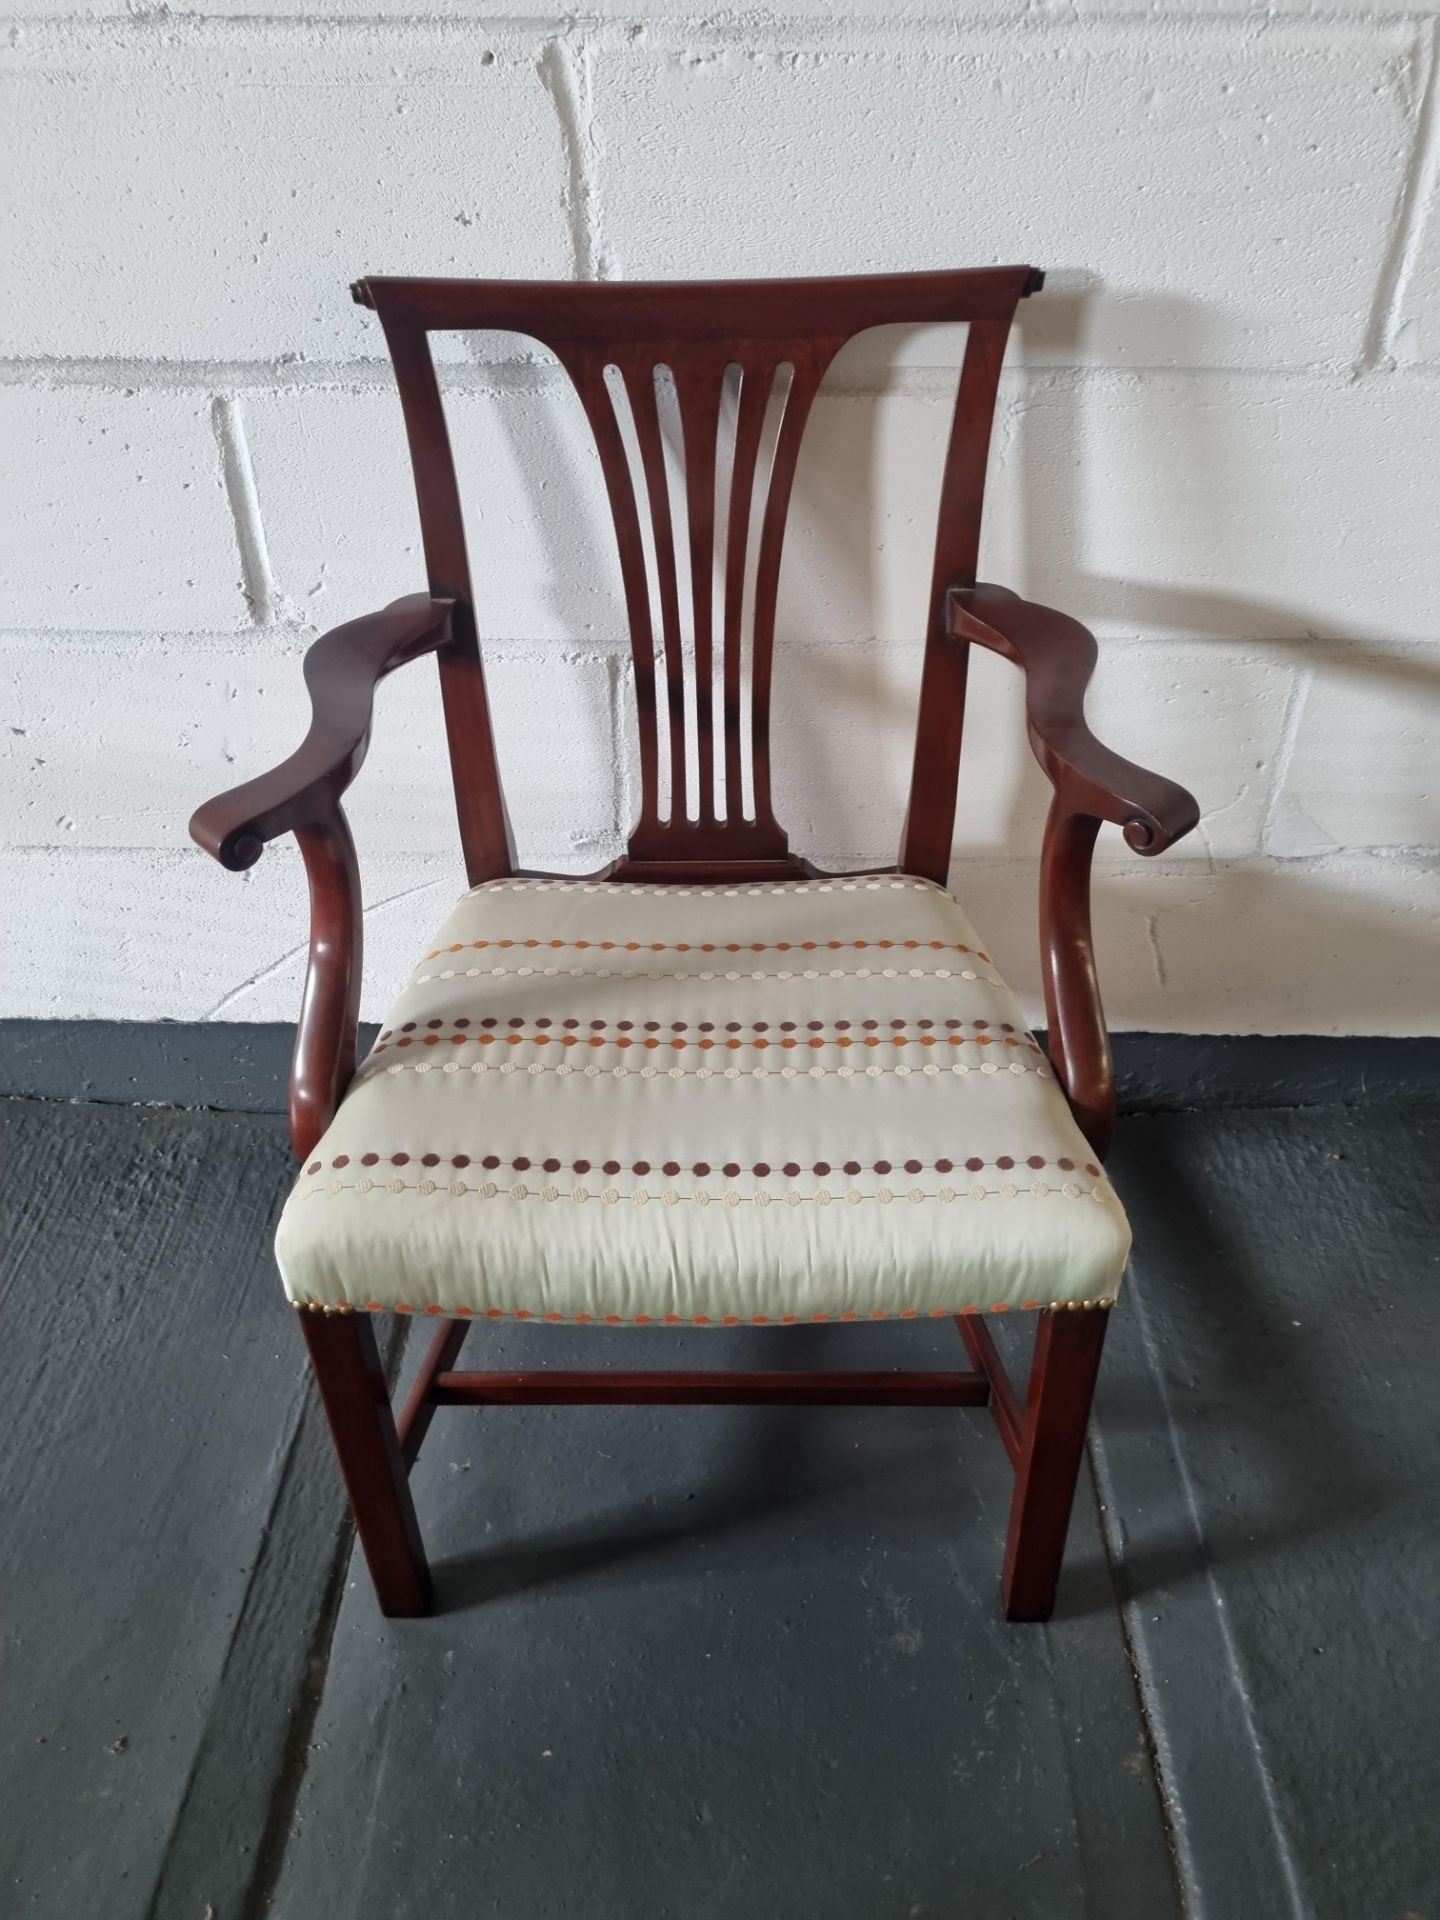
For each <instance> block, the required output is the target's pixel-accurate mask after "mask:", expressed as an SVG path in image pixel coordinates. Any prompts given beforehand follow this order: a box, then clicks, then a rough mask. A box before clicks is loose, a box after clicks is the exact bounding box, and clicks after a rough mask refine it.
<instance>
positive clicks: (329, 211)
mask: <svg viewBox="0 0 1440 1920" xmlns="http://www.w3.org/2000/svg"><path fill="white" fill-rule="evenodd" d="M539 52H540V45H539V43H538V42H537V41H536V40H534V38H533V37H531V36H528V35H520V36H516V35H515V34H510V33H505V32H500V33H492V32H491V31H489V30H488V29H487V28H481V27H477V28H476V29H475V30H474V31H473V32H470V33H467V34H466V35H464V36H463V37H462V36H458V35H450V34H439V35H436V34H430V35H424V36H417V35H416V34H414V33H413V32H407V31H405V30H403V29H396V30H389V29H384V28H379V27H372V28H368V29H367V30H366V31H364V32H359V33H345V34H339V35H337V34H334V33H330V32H326V31H325V30H324V29H316V30H314V31H311V30H309V29H307V28H299V27H297V28H296V29H294V30H286V31H284V32H277V33H271V34H263V33H255V34H253V35H246V36H245V37H243V38H237V37H236V36H235V35H234V34H232V33H230V32H228V31H225V30H224V29H223V28H217V27H213V26H209V25H207V24H204V23H196V22H193V21H192V22H189V23H186V24H184V25H174V26H167V29H166V33H165V37H164V41H163V43H162V42H160V41H157V40H156V38H155V37H154V36H153V35H150V34H129V35H124V36H121V37H119V38H117V37H116V36H115V35H114V34H112V33H110V32H108V31H105V30H103V29H96V30H92V31H89V32H84V31H82V32H78V33H68V32H64V31H62V30H60V29H56V30H54V31H52V32H47V30H45V29H43V28H40V29H36V30H35V32H34V33H33V34H31V35H27V36H25V38H24V39H23V40H22V42H21V45H20V47H19V49H18V50H17V51H16V52H14V53H12V55H11V56H10V67H11V71H10V73H9V76H8V78H7V81H6V88H7V92H8V99H7V101H6V104H5V107H4V118H5V121H6V123H7V124H8V127H9V129H10V142H11V157H10V159H9V160H8V162H7V168H6V172H7V179H8V181H9V191H8V192H7V194H6V196H5V215H4V222H5V224H4V226H3V228H0V246H3V251H4V254H5V257H6V259H7V260H8V261H9V262H10V273H11V283H10V289H9V295H10V297H9V299H8V301H7V303H6V315H7V320H6V324H5V331H4V334H3V336H0V339H3V351H5V352H8V353H12V354H22V355H38V354H45V355H54V354H62V355H71V356H79V357H84V358H97V357H100V356H106V355H119V356H124V357H132V358H174V359H182V360H191V361H194V360H205V359H273V358H275V357H277V356H280V355H291V356H299V357H301V358H303V359H311V360H341V361H344V360H349V359H352V358H356V357H361V356H376V355H379V356H382V357H383V354H384V347H383V341H382V338H381V335H380V330H379V327H378V326H377V325H376V323H375V320H374V316H373V315H370V314H367V313H364V312H362V311H361V310H360V309H359V308H357V307H355V306H354V305H353V304H352V302H351V300H350V296H349V292H348V288H349V285H350V282H351V281H352V280H355V279H358V278H360V277H361V276H362V275H364V274H366V273H392V274H404V273H427V274H455V275H482V276H483V275H486V274H512V275H516V276H521V277H524V276H526V275H530V276H534V277H544V276H546V275H556V276H559V277H562V278H568V277H569V275H570V273H571V272H572V259H573V256H572V250H571V243H570V232H569V223H568V216H567V212H566V206H565V196H566V182H567V173H566V162H565V156H564V150H563V146H562V141H561V132H560V124H559V121H558V120H557V117H556V113H555V108H554V104H553V101H552V98H551V95H550V92H549V90H548V89H547V86H546V81H545V76H544V73H543V71H542V67H541V64H540V63H539V60H538V55H539Z"/></svg>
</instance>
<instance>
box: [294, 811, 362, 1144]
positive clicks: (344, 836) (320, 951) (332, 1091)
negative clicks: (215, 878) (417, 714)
mask: <svg viewBox="0 0 1440 1920" xmlns="http://www.w3.org/2000/svg"><path fill="white" fill-rule="evenodd" d="M295 838H296V840H297V842H298V843H299V847H300V852H301V854H302V855H303V857H304V860H305V878H306V880H307V881H308V882H309V885H310V958H309V961H308V963H307V964H306V968H305V994H304V998H303V999H302V1000H301V1002H300V1022H299V1025H298V1026H297V1027H296V1029H295V1052H294V1055H293V1057H292V1059H291V1062H290V1138H291V1139H292V1140H293V1141H294V1143H295V1151H296V1153H297V1154H299V1156H300V1158H301V1160H304V1159H305V1157H306V1156H307V1155H308V1154H309V1153H311V1152H312V1151H313V1150H314V1147H315V1143H316V1141H317V1140H318V1139H319V1138H320V1136H321V1134H322V1133H324V1131H325V1129H326V1128H327V1127H328V1126H329V1124H330V1122H331V1121H332V1120H333V1119H334V1117H335V1109H336V1108H337V1107H338V1106H339V1104H340V1098H341V1095H342V1094H343V1093H344V1091H345V1089H346V1087H348V1086H349V1084H350V1081H351V1079H352V1078H353V1077H354V1073H355V1036H356V1030H357V1027H358V1025H359V1020H360V974H361V967H362V963H363V960H364V951H365V948H364V920H363V916H362V911H361V899H360V865H359V862H358V861H357V859H356V857H355V842H354V841H353V840H352V839H351V837H350V824H349V822H348V821H347V820H346V818H345V815H344V814H343V813H342V812H341V810H340V808H339V806H338V805H337V806H336V808H335V810H334V814H333V816H332V818H331V819H329V820H327V821H325V822H324V823H323V824H322V825H319V826H312V827H297V828H296V830H295Z"/></svg>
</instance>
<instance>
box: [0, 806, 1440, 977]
mask: <svg viewBox="0 0 1440 1920" xmlns="http://www.w3.org/2000/svg"><path fill="white" fill-rule="evenodd" d="M624 831H625V830H624V829H623V828H617V827H610V828H606V829H603V830H601V831H598V832H596V833H595V834H593V835H590V836H588V838H589V840H590V842H591V843H592V844H596V845H601V844H604V845H608V844H609V842H610V841H611V840H612V839H615V838H617V837H618V838H620V839H623V837H624ZM177 832H178V829H177ZM1034 840H1035V851H1034V853H1033V854H1022V853H1016V854H1012V855H1010V856H1009V857H1008V858H998V859H997V858H989V859H981V858H971V857H969V856H962V857H961V858H960V859H958V860H956V861H955V862H953V863H952V866H951V872H952V874H953V875H955V876H956V880H955V886H956V888H957V889H958V890H959V891H960V892H964V891H965V885H964V883H965V881H966V880H969V879H975V878H979V879H982V880H983V879H998V878H1002V877H1004V876H1006V875H1013V874H1024V875H1026V876H1027V877H1031V876H1033V875H1034V873H1035V872H1036V870H1037V868H1038V865H1039V841H1040V836H1039V833H1038V831H1037V833H1036V834H1035V835H1034ZM1101 844H1102V846H1103V844H1104V842H1103V841H1102V843H1101ZM276 845H277V846H281V847H283V846H284V841H283V840H281V841H278V842H277V843H276ZM4 851H5V852H6V854H8V855H9V856H11V857H12V858H13V857H17V856H18V857H24V858H35V859H42V860H54V859H55V858H56V856H57V855H69V856H70V857H72V858H80V857H87V858H88V857H90V856H93V855H95V854H109V855H113V856H114V857H115V858H116V859H117V860H129V861H133V860H134V859H135V857H136V856H137V855H142V856H144V857H145V858H147V859H149V860H151V861H152V862H153V861H155V860H163V861H167V862H169V863H170V864H172V865H177V866H178V865H179V863H180V862H182V861H183V862H185V863H187V864H188V863H190V862H193V861H195V860H197V859H199V858H200V857H201V856H200V852H199V849H198V848H193V847H186V846H183V845H178V844H174V843H171V842H160V841H157V842H153V843H146V842H101V841H97V842H94V843H91V842H87V841H80V842H75V841H68V842H60V841H55V842H47V841H35V842H33V843H29V844H22V843H17V842H14V841H12V842H10V844H9V845H8V846H7V847H6V848H5V849H4ZM893 853H894V848H893V845H892V847H891V849H890V856H891V857H893ZM567 855H571V856H572V857H573V849H572V848H556V849H554V850H553V851H547V850H546V849H544V848H541V849H539V850H538V851H537V852H536V853H535V856H534V860H535V864H537V865H538V864H544V862H545V861H547V860H549V859H551V858H553V859H556V860H563V859H564V858H566V856H567ZM830 857H833V858H834V859H835V860H836V861H837V862H842V863H843V867H848V866H850V865H851V864H852V863H854V864H860V863H862V862H863V861H864V859H865V857H866V856H865V855H864V854H863V853H861V854H854V855H852V854H848V853H841V854H836V855H833V856H830ZM367 858H368V860H369V862H370V863H371V864H373V865H378V864H379V862H381V861H383V860H410V861H414V860H435V861H443V862H444V863H445V864H446V868H447V871H448V870H449V869H452V868H453V869H454V871H455V873H456V874H457V876H458V874H459V866H458V854H457V853H456V851H455V850H454V849H453V848H450V847H433V846H431V847H390V848H382V847H378V846H376V847H373V848H372V849H371V851H370V853H369V854H368V856H367ZM1357 860H1368V861H1372V862H1374V863H1375V864H1376V865H1377V866H1404V865H1407V864H1408V865H1417V864H1418V865H1422V866H1426V867H1437V868H1440V847H1437V846H1433V845H1418V846H1406V847H1393V846H1353V847H1349V846H1347V847H1336V848H1335V849H1334V851H1333V852H1330V853H1295V854H1287V853H1267V852H1265V851H1264V850H1263V849H1255V850H1252V851H1251V852H1249V853H1241V854H1235V855H1233V856H1229V857H1224V858H1217V860H1216V861H1215V864H1214V866H1213V867H1211V866H1208V865H1206V864H1205V863H1204V862H1203V861H1201V860H1200V859H1198V858H1197V857H1195V856H1193V855H1192V856H1191V857H1189V858H1188V859H1187V858H1186V857H1185V856H1184V855H1182V854H1175V855H1173V856H1171V857H1169V858H1168V859H1167V858H1166V856H1164V855H1161V856H1160V857H1159V858H1157V859H1152V860H1146V861H1144V862H1143V863H1141V862H1138V861H1137V860H1136V859H1135V856H1134V855H1133V854H1131V853H1128V852H1125V851H1117V852H1116V853H1115V854H1113V855H1112V856H1109V857H1105V856H1102V855H1100V854H1097V856H1096V865H1095V870H1096V872H1097V873H1104V874H1105V875H1106V877H1107V878H1109V879H1114V878H1115V877H1116V876H1117V875H1134V876H1135V877H1136V878H1143V877H1144V876H1145V875H1146V874H1147V873H1150V874H1164V875H1166V876H1167V877H1169V878H1171V879H1182V878H1184V879H1188V880H1190V881H1192V882H1194V883H1195V884H1196V885H1197V886H1198V885H1205V886H1208V885H1209V884H1210V883H1211V882H1212V881H1214V880H1216V879H1218V878H1220V877H1222V876H1223V875H1225V874H1226V873H1230V872H1236V871H1240V872H1253V873H1269V874H1276V873H1280V872H1284V873H1304V872H1314V873H1317V874H1324V873H1325V872H1327V871H1328V870H1330V869H1332V868H1343V867H1344V866H1346V865H1347V864H1349V863H1353V862H1355V861H1357ZM843 867H840V866H837V868H836V871H837V873H838V872H840V871H842V870H843ZM246 877H247V878H248V876H246ZM560 877H561V878H562V879H576V880H583V879H584V878H585V877H586V876H585V875H584V874H583V873H579V874H573V875H572V874H561V875H560ZM424 884H425V885H426V886H430V885H439V884H440V877H439V876H437V878H436V880H435V881H433V882H431V881H426V882H425V883H424ZM456 884H457V885H458V884H459V881H458V878H457V882H456ZM376 904H377V905H380V904H383V903H380V902H377V903H376ZM1175 904H1180V903H1175ZM1192 904H1193V903H1192ZM1159 911H1160V912H1161V913H1168V912H1172V911H1174V905H1167V906H1162V907H1161V908H1160V909H1159ZM297 951H300V949H297Z"/></svg>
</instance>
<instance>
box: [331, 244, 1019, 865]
mask: <svg viewBox="0 0 1440 1920" xmlns="http://www.w3.org/2000/svg"><path fill="white" fill-rule="evenodd" d="M1040 284H1041V276H1040V275H1039V274H1038V273H1037V272H1035V270H1034V269H1032V268H1030V267H1024V266H1020V267H995V268H981V269H976V270H971V271H964V272H954V273H930V274H899V275H877V276H872V277H869V278H860V279H845V280H808V281H805V280H801V281H754V282H743V281H734V282H725V283H708V284H704V285H701V284H696V283H683V282H680V283H674V284H653V285H645V284H642V283H622V284H583V283H582V284H575V285H555V284H548V283H523V282H486V281H465V280H451V281H446V280H396V279H368V280H364V281H361V282H359V283H358V284H357V285H356V287H355V288H354V289H353V291H354V294H355V298H356V299H357V300H358V301H359V302H360V303H361V304H362V305H365V306H369V307H372V308H374V309H375V311H376V312H377V314H378V316H379V318H380V321H381V324H382V326H383V328H384V331H385V337H386V341H387V344H388V346H389V349H390V353H391V357H392V360H393V362H394V367H395V373H396V380H397V384H398V387H399V392H400V399H401V405H402V407H403V410H404V416H405V424H406V431H407V435H408V439H409V445H410V454H411V462H412V465H413V468H414V476H415V487H416V495H417V500H418V504H419V512H420V525H421V532H422V537H423V542H424V551H425V560H426V566H427V569H428V573H429V580H430V590H431V592H432V594H434V595H436V596H437V597H444V598H447V599H452V600H453V601H454V602H455V614H454V618H453V629H452V638H451V639H450V641H449V642H448V643H447V645H446V646H445V647H444V648H443V649H442V650H441V651H440V653H439V655H438V658H439V663H440V676H441V691H442V698H443V701H444V708H445V719H446V731H447V736H448V741H449V749H450V759H451V767H452V771H453V774H454V780H455V791H456V804H457V810H458V815H459V824H460V837H461V843H462V847H463V850H464V855H465V862H466V869H467V873H468V875H469V879H470V883H471V884H472V885H475V884H477V883H478V882H480V881H482V880H487V879H492V878H496V877H498V876H500V875H504V874H507V873H509V872H512V871H513V867H514V852H513V843H512V840H511V836H510V829H509V824H508V820H507V818H506V813H505V805H504V798H503V794H502V791H501V784H500V778H499V772H498V767H497V764H496V757H495V747H494V739H493V734H492V730H491V724H490V715H489V707H488V702H487V699H486V692H485V681H484V673H483V669H482V666H481V660H480V649H479V643H478V638H477V629H476V621H475V608H474V596H473V590H472V587H471V581H470V572H469V564H468V560H467V556H466V550H465V535H464V526H463V520H462V514H461V505H460V493H459V487H458V484H457V480H456V474H455V465H454V460H453V457H452V454H451V449H450V441H449V435H448V431H447V427H446V421H445V414H444V406H443V402H442V399H441V395H440V391H439V386H438V383H437V379H436V374H435V367H434V362H433V359H432V357H431V353H430V345H429V338H428V336H429V334H430V333H431V332H432V331H437V330H442V329H451V328H457V329H465V330H472V329H482V328H483V329H487V330H491V329H493V330H506V331H515V332H519V333H524V334H528V335H530V336H531V337H533V338H534V339H536V340H538V341H539V342H540V343H541V344H542V345H544V346H545V347H547V348H549V349H550V350H551V351H552V352H553V353H554V354H555V355H556V357H557V358H558V360H559V361H560V363H561V365H562V366H563V367H564V369H565V371H566V373H567V374H568V375H569V377H570V380H571V382H572V383H573V385H574V387H575V390H576V392H577V394H578V396H579V399H580V402H581V405H582V407H583V409H584V412H585V415H586V418H587V420H588V422H589V425H590V429H591V432H592V434H593V436H594V440H595V446H596V450H597V453H598V455H599V460H600V469H601V474H602V477H603V479H604V483H605V487H606V492H607V494H608V497H609V504H610V510H611V515H612V518H613V521H614V528H615V535H616V542H617V547H618V550H619V559H620V574H621V583H622V588H623V592H624V598H625V606H626V614H627V619H628V622H629V627H630V642H631V653H632V660H633V666H634V680H635V698H636V715H637V721H638V727H639V766H640V785H641V798H640V815H639V819H638V821H637V822H636V823H635V826H634V829H633V831H632V832H631V834H630V838H629V844H628V849H627V854H626V857H625V858H624V859H623V860H622V861H620V862H619V863H617V864H616V866H615V867H614V868H612V869H611V877H614V878H627V879H652V880H655V881H657V882H663V881H667V880H683V879H689V878H705V877H709V878H715V879H721V878H727V877H731V876H732V875H733V876H735V877H741V876H743V877H746V878H750V879H777V880H778V879H795V878H802V877H805V876H806V875H808V874H810V873H812V872H813V871H814V869H813V868H811V867H810V866H809V864H808V863H807V862H806V861H804V860H802V859H800V858H799V857H798V856H796V855H794V854H792V853H791V851H790V848H789V844H788V841H787V838H786V835H785V832H784V830H783V829H782V827H781V826H780V824H779V822H778V821H777V820H776V818H775V815H774V811H773V804H772V794H771V774H770V690H771V673H772V662H773V655H774V642H775V610H776V602H777V597H778V592H779V582H780V565H781V558H782V553H783V548H784V539H785V531H786V526H787V523H788V518H789V511H790V504H791V495H792V489H793V483H794V478H795V471H796V466H797V463H798V460H799V455H800V448H801V442H802V439H803V435H804V431H805V425H806V421H807V419H808V417H809V413H810V409H811V406H812V403H813V401H814V399H815V396H816V393H817V392H818V390H819V388H820V384H821V381H822V380H823V378H824V376H825V373H826V371H827V370H828V368H829V366H830V364H831V362H832V360H833V359H834V357H835V355H836V354H837V353H838V351H839V350H840V348H841V347H842V346H843V345H844V344H845V342H846V341H847V340H848V339H850V338H851V337H853V335H854V334H856V333H858V332H862V331H864V330H865V329H867V328H869V327H875V326H882V325H891V324H903V323H911V324H920V323H927V322H928V323H935V322H946V321H949V322H965V323H968V334H967V339H966V347H965V355H964V360H963V363H962V368H961V373H960V380H959V385H958V390H957V396H956V406H955V414H954V419H953V423H952V428H951V434H950V440H949V446H948V450H947V453H946V458H945V465H944V470H943V475H942V481H941V489H940V502H939V512H938V523H937V534H936V545H935V554H934V561H933V567H932V573H931V580H930V593H929V603H928V606H927V608H926V615H925V619H926V629H925V655H924V664H923V668H922V679H921V691H920V699H919V712H918V718H917V728H916V736H915V749H914V763H913V777H912V785H911V793H910V801H909V806H908V809H907V814H906V821H905V827H904V832H903V836H902V843H901V847H900V855H899V865H900V867H901V868H902V870H904V871H907V872H912V873H917V874H922V875H924V876H926V877H928V878H930V879H934V880H937V881H940V882H941V883H942V884H943V883H944V882H945V880H946V878H947V876H948V870H949V863H950V843H951V837H952V834H953V828H954V818H955V804H956V784H957V779H958V771H959V759H960V746H961V731H962V724H963V715H964V701H965V666H966V655H967V652H968V647H967V645H966V643H965V642H963V641H959V642H957V641H956V640H955V639H953V638H951V637H950V636H949V635H948V634H947V631H946V604H945V603H946V593H947V591H948V590H949V589H950V588H951V587H955V586H968V585H972V584H974V581H975V578H976V564H977V556H978V549H979V537H980V520H981V511H982V507H983V502H984V491H985V470H986V461H987V458H988V453H989V444H990V434H991V425H992V421H993V417H994V410H995V399H996V392H997V386H998V380H999V374H1000V366H1001V362H1002V359H1003V355H1004V350H1005V342H1006V339H1007V337H1008V334H1009V330H1010V326H1011V323H1012V320H1013V317H1014V312H1015V307H1016V304H1017V302H1018V301H1019V300H1020V298H1021V297H1022V296H1024V295H1025V294H1028V293H1030V292H1033V291H1035V290H1036V289H1037V288H1038V287H1039V285H1040ZM727 396H728V406H727ZM667 428H668V431H667ZM682 516H683V524H684V535H683V537H677V523H678V522H679V521H680V520H681V519H682ZM657 616H658V617H657Z"/></svg>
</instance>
